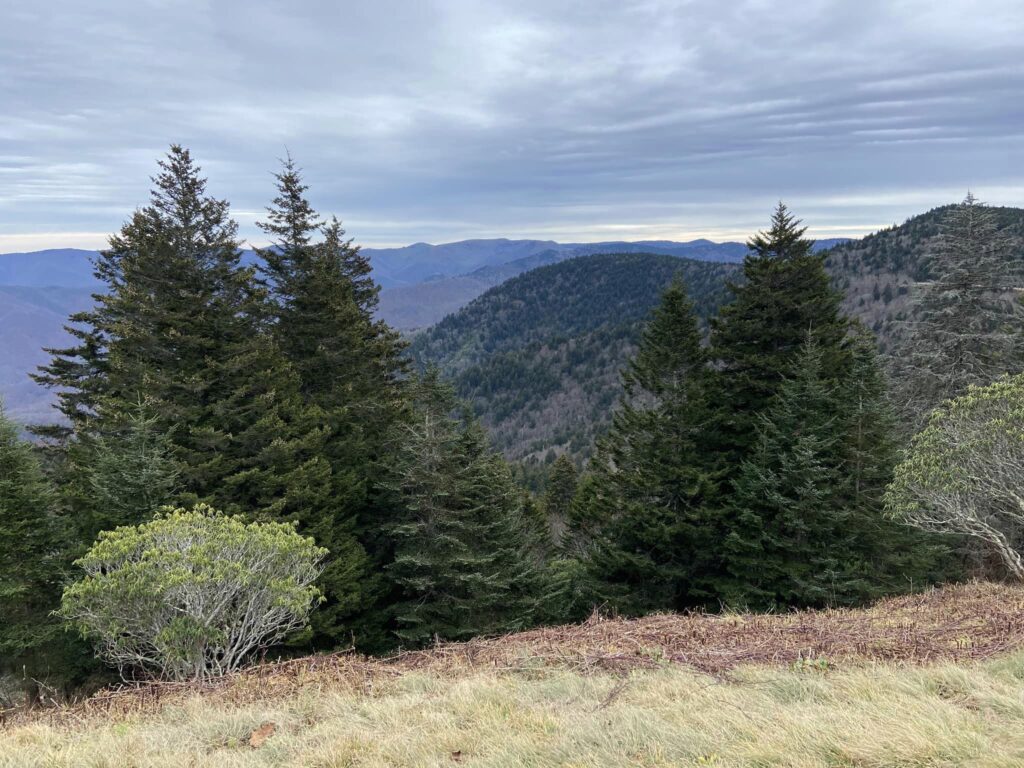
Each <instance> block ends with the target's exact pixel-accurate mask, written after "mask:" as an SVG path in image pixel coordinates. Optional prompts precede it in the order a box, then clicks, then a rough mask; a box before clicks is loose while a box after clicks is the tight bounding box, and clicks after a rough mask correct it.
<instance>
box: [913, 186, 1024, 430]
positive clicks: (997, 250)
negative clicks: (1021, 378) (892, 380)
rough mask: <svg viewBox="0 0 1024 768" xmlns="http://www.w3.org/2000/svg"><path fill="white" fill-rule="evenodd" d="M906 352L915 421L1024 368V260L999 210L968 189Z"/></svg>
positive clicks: (947, 228) (949, 218)
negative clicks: (1023, 301) (1014, 250)
mask: <svg viewBox="0 0 1024 768" xmlns="http://www.w3.org/2000/svg"><path fill="white" fill-rule="evenodd" d="M929 266H930V271H931V273H932V276H933V281H932V282H931V283H930V284H928V285H927V286H925V287H924V290H923V293H922V295H921V297H920V300H919V303H918V305H917V307H916V311H915V313H914V316H913V318H912V320H911V322H910V328H911V332H910V335H909V337H908V338H907V340H906V342H905V345H904V350H905V352H904V354H902V355H900V357H899V358H898V359H897V360H896V373H897V380H898V381H899V382H900V383H901V385H902V386H901V387H900V388H899V391H898V393H897V394H898V398H899V405H900V408H901V411H902V415H903V417H904V420H905V421H906V423H907V424H908V425H909V426H911V427H912V428H920V427H921V426H923V425H924V422H925V421H926V420H927V418H928V415H929V414H930V413H931V411H932V409H934V408H935V407H936V406H938V405H939V403H941V402H943V401H945V400H948V399H950V398H953V397H956V396H958V395H960V394H962V393H963V392H965V391H966V390H967V387H968V386H969V385H971V384H975V385H978V386H984V385H986V384H988V383H990V382H992V381H995V380H996V379H997V378H998V377H999V376H1001V375H1003V374H1006V373H1010V374H1015V373H1019V372H1020V371H1021V370H1024V344H1022V341H1021V340H1022V338H1024V309H1022V307H1021V303H1020V301H1019V290H1020V288H1021V279H1022V278H1024V273H1022V269H1021V267H1022V264H1021V260H1020V258H1019V257H1015V256H1014V255H1013V253H1012V250H1011V248H1010V241H1009V239H1008V238H1007V237H1006V235H1005V234H1004V233H1003V232H1002V231H1001V230H1000V228H999V222H998V219H997V218H996V215H995V212H994V211H993V210H992V209H991V208H989V207H988V206H986V205H984V204H983V203H981V202H979V201H978V200H977V199H976V198H975V197H974V196H973V195H971V194H968V195H967V197H966V199H964V201H963V203H961V204H959V205H956V206H953V207H952V208H951V209H950V211H949V212H948V213H947V214H946V217H945V221H944V222H943V226H942V231H941V234H940V237H939V238H938V247H937V248H936V250H935V253H934V257H933V259H932V260H931V263H930V265H929Z"/></svg>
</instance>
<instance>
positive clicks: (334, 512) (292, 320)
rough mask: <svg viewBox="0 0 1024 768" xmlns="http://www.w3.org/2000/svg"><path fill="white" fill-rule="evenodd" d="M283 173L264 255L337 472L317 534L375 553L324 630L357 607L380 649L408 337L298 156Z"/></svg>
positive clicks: (289, 350)
mask: <svg viewBox="0 0 1024 768" xmlns="http://www.w3.org/2000/svg"><path fill="white" fill-rule="evenodd" d="M276 179H277V195H276V197H275V198H274V200H273V201H272V203H271V205H270V206H269V207H268V208H267V220H266V221H264V222H261V223H260V224H259V226H260V227H261V229H262V230H263V231H264V232H265V233H266V234H267V235H269V236H270V238H271V244H270V246H269V247H267V248H264V249H260V250H259V251H258V253H259V255H260V256H261V257H262V259H263V266H262V267H261V273H262V275H263V277H264V279H265V281H266V283H267V286H268V293H267V296H268V299H269V314H270V316H271V318H272V320H273V333H274V337H275V339H276V340H277V343H278V345H279V346H280V348H281V349H282V350H284V352H285V354H286V355H287V357H288V360H289V362H290V364H291V366H292V367H293V369H294V370H295V372H296V375H297V380H298V387H299V391H300V393H301V400H302V403H303V404H304V405H305V406H306V407H307V408H315V409H316V411H317V412H318V413H319V414H320V418H321V421H322V424H323V430H324V440H323V444H322V447H321V450H320V456H321V458H322V459H323V461H324V462H325V464H326V469H328V470H329V476H328V477H325V478H324V480H323V483H324V487H325V488H327V489H329V490H330V494H329V497H328V498H327V499H325V500H324V503H323V504H322V505H321V506H320V513H319V517H320V523H319V524H318V526H317V530H319V531H320V533H319V535H318V536H317V541H318V543H320V544H322V545H323V546H325V547H327V548H328V549H329V550H334V549H337V548H338V547H339V545H340V544H341V542H339V541H338V536H341V537H343V538H344V539H345V540H346V541H348V540H349V539H351V538H353V537H354V538H355V539H356V540H357V541H358V543H359V546H360V548H362V550H363V551H364V552H366V551H367V550H369V553H370V554H369V556H368V559H366V558H364V560H363V561H362V562H361V564H360V568H361V569H362V572H361V573H359V574H358V578H359V581H360V583H361V593H362V600H361V601H360V602H359V603H358V604H349V603H346V604H345V605H344V606H335V605H334V604H333V603H332V602H331V600H330V595H328V602H327V603H326V604H325V606H323V607H322V608H321V610H320V611H318V614H317V615H315V617H314V627H315V628H317V630H318V632H319V634H321V635H323V636H324V637H330V636H332V635H333V636H334V639H335V640H340V639H342V638H341V637H340V636H338V634H337V633H338V632H339V631H341V630H342V629H343V628H344V629H347V630H349V631H352V630H353V627H352V625H351V621H352V620H353V615H352V614H353V612H359V613H360V614H361V616H360V618H359V619H358V620H357V623H358V624H359V627H358V630H359V634H360V635H361V636H360V637H357V641H359V642H360V643H361V644H362V645H364V647H365V646H367V645H369V646H373V645H374V644H375V643H379V639H378V640H375V639H374V638H372V637H370V635H373V634H375V633H379V630H380V627H373V626H372V625H373V623H374V620H373V619H372V618H371V617H370V616H368V615H366V614H367V612H368V611H370V612H372V609H373V602H374V601H375V600H379V599H381V598H382V597H383V591H384V590H385V589H386V585H385V584H384V583H383V582H382V580H381V578H380V574H381V571H382V568H383V565H384V564H385V563H386V562H387V561H388V558H389V557H390V548H389V547H388V545H387V543H386V542H385V541H382V539H383V538H384V537H382V536H381V530H382V528H383V527H386V525H387V524H388V523H389V522H390V521H391V519H392V517H393V515H394V514H395V511H394V510H391V509H388V508H387V505H386V503H385V500H384V499H383V498H382V497H381V495H380V494H379V493H378V492H377V489H378V486H379V481H380V475H381V471H382V470H381V466H382V464H383V463H384V456H385V452H386V445H387V435H388V434H389V431H390V430H391V428H392V426H393V424H394V423H395V421H396V420H397V419H399V418H401V417H402V415H403V408H404V402H403V394H402V381H403V377H404V374H405V363H404V360H403V358H402V354H401V352H402V347H403V344H402V342H401V340H400V338H399V336H398V335H397V334H396V333H395V332H394V331H392V330H391V329H390V328H389V327H388V326H387V325H385V324H384V323H383V322H381V321H379V320H377V319H376V318H375V317H374V315H375V312H376V308H377V294H378V288H377V286H376V285H375V284H374V283H373V279H372V277H371V274H370V265H369V262H368V260H367V259H366V258H365V257H364V256H363V255H362V254H361V253H360V250H359V248H358V246H355V245H353V244H352V241H351V240H346V239H345V231H344V229H342V227H341V224H340V222H339V221H338V220H337V219H335V218H332V219H331V220H330V221H329V222H327V223H326V224H325V223H323V222H322V221H321V219H320V217H319V215H318V214H317V213H316V212H315V210H314V209H313V207H312V205H311V204H310V203H309V201H308V199H307V197H306V193H307V191H308V187H307V185H306V184H305V183H304V182H303V180H302V176H301V173H300V171H299V169H298V168H297V166H296V165H295V163H294V161H293V160H292V159H291V158H290V157H288V158H287V159H286V160H285V161H284V163H283V167H282V168H281V170H280V172H278V173H277V174H276ZM332 532H333V533H332ZM346 551H347V550H346ZM336 562H338V563H341V562H343V563H347V565H346V566H345V567H346V574H347V575H346V578H355V577H356V576H357V572H356V571H355V570H353V569H352V567H351V566H352V558H351V557H346V558H345V559H344V560H342V561H337V560H334V559H332V560H331V563H332V564H333V563H336ZM331 567H332V566H329V567H328V576H329V575H330V573H331ZM325 616H330V617H332V618H331V623H332V624H333V625H334V626H335V629H334V630H331V629H329V628H328V627H327V626H326V625H324V617H325Z"/></svg>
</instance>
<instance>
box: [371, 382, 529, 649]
mask: <svg viewBox="0 0 1024 768" xmlns="http://www.w3.org/2000/svg"><path fill="white" fill-rule="evenodd" d="M412 394H413V399H414V410H413V416H412V418H411V419H410V420H409V422H408V423H406V424H403V425H401V426H400V428H399V430H398V432H397V433H396V442H397V444H398V445H399V449H398V455H397V458H396V463H395V466H394V468H393V470H392V474H391V479H390V482H389V486H390V488H391V489H392V491H393V492H394V493H395V494H396V495H397V496H398V497H399V498H400V500H401V502H402V505H403V507H404V510H405V511H404V514H403V516H402V519H401V520H400V521H399V522H398V523H397V524H396V525H394V526H393V527H392V528H391V530H390V531H389V533H390V534H391V536H392V537H393V539H394V546H395V555H394V560H393V562H392V563H391V564H390V565H389V566H388V573H389V575H390V576H391V578H392V579H393V580H394V582H395V583H396V584H397V586H398V587H399V589H400V593H401V594H400V600H399V602H398V603H397V605H396V606H395V618H396V621H397V624H398V629H397V633H398V635H399V637H401V638H402V639H403V640H404V641H406V642H408V643H411V644H415V645H420V644H423V643H426V642H429V641H431V640H433V639H434V638H441V639H448V640H457V639H465V638H468V637H472V636H473V635H479V634H494V633H498V632H505V631H509V630H513V629H517V628H522V627H524V626H527V625H528V624H529V623H530V622H531V621H532V620H533V618H534V615H535V612H536V605H537V603H538V600H539V586H540V585H539V576H538V568H537V563H536V561H535V557H534V554H533V553H534V551H535V547H536V541H535V538H534V522H533V521H532V520H530V519H528V518H527V517H526V514H527V513H525V512H524V509H523V505H522V500H521V495H520V491H519V490H518V489H517V488H516V487H515V485H514V484H513V482H512V478H511V475H510V474H509V472H508V468H507V466H506V465H505V463H504V461H503V460H502V459H501V458H500V457H499V456H498V455H497V454H495V453H493V452H492V451H490V450H489V449H488V448H487V446H486V440H485V437H484V434H483V432H482V431H481V430H480V428H479V427H478V426H477V425H476V424H475V423H474V422H472V421H471V420H468V419H467V417H465V416H464V415H463V416H460V415H458V403H457V401H456V400H455V398H454V395H453V394H452V392H451V390H450V389H449V388H448V387H447V386H446V385H444V384H442V383H441V381H440V380H439V378H438V375H437V372H436V371H428V372H427V373H426V374H425V375H424V376H423V377H422V378H421V379H419V380H418V381H417V382H416V384H415V386H414V388H413V391H412Z"/></svg>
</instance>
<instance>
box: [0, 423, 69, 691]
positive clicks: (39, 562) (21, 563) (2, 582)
mask: <svg viewBox="0 0 1024 768" xmlns="http://www.w3.org/2000/svg"><path fill="white" fill-rule="evenodd" d="M67 543H68V542H67V530H66V529H65V526H64V524H63V520H62V519H61V518H60V517H59V516H58V515H57V513H56V498H55V494H54V492H53V489H52V488H51V487H50V485H49V483H48V481H47V479H46V477H45V476H44V475H43V470H42V467H41V466H40V464H39V461H38V459H37V458H36V456H35V455H34V453H33V449H32V446H31V445H30V444H29V443H28V442H25V441H23V440H22V439H21V438H20V437H19V434H18V427H17V426H16V425H15V424H14V423H13V422H12V421H10V420H9V419H8V418H7V417H6V415H5V414H4V412H3V409H2V407H0V674H9V673H14V672H20V673H22V674H20V675H19V677H21V678H23V679H25V680H26V682H30V681H31V680H33V679H38V680H43V679H45V678H48V677H50V674H51V673H53V672H54V671H55V670H54V665H59V664H60V663H61V654H60V650H61V647H62V640H63V637H62V636H63V633H62V628H61V626H60V624H59V623H58V622H57V621H56V620H54V619H53V618H52V617H51V616H50V613H51V611H54V610H56V609H57V608H58V607H59V604H60V590H61V569H62V566H63V565H64V562H63V554H64V551H65V549H66V547H67ZM27 687H28V688H29V689H31V688H32V686H31V684H29V685H28V686H27ZM28 692H29V694H30V695H31V690H29V691H28Z"/></svg>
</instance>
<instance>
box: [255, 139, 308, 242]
mask: <svg viewBox="0 0 1024 768" xmlns="http://www.w3.org/2000/svg"><path fill="white" fill-rule="evenodd" d="M280 162H281V170H280V171H279V172H277V173H275V174H274V178H275V179H276V180H277V197H275V198H274V200H273V202H272V203H271V204H270V205H268V206H267V208H266V210H267V219H268V221H260V222H257V223H256V226H257V227H259V228H260V229H261V230H263V231H264V232H266V233H267V234H268V235H271V236H272V237H273V238H274V245H276V246H277V247H278V248H280V249H281V250H288V249H294V248H302V247H304V246H306V245H309V243H310V240H311V239H312V236H313V234H314V233H315V232H317V231H318V230H319V229H320V226H321V221H320V216H319V215H318V214H317V212H316V211H315V210H314V209H313V207H312V206H311V205H310V204H309V201H308V200H307V199H306V192H307V191H308V190H309V185H308V184H305V183H304V182H303V181H302V170H301V169H300V168H299V167H298V166H297V165H296V164H295V160H294V159H293V158H292V156H291V153H286V154H285V157H284V159H282V160H281V161H280Z"/></svg>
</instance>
